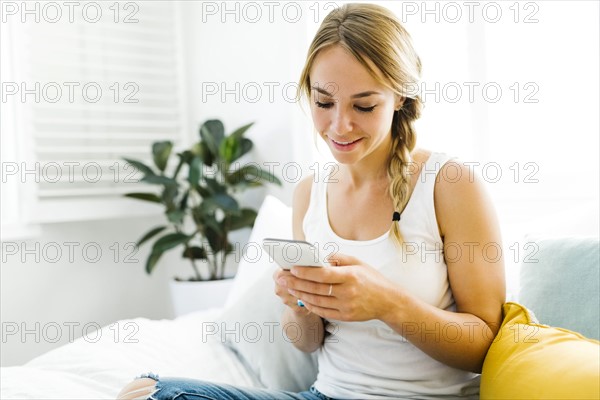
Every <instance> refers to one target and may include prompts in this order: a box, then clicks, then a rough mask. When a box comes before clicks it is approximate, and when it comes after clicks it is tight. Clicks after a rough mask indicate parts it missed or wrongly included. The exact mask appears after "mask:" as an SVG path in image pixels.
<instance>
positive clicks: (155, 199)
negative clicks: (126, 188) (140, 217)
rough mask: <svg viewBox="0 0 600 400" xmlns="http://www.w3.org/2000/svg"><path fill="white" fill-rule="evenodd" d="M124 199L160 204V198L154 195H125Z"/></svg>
mask: <svg viewBox="0 0 600 400" xmlns="http://www.w3.org/2000/svg"><path fill="white" fill-rule="evenodd" d="M125 197H130V198H132V199H137V200H144V201H150V202H152V203H161V201H160V197H158V196H157V195H155V194H154V193H127V194H125Z"/></svg>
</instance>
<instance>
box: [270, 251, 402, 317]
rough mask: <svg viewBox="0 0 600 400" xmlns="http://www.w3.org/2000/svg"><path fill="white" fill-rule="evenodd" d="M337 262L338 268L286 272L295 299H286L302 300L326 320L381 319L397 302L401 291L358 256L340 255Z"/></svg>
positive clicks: (289, 287)
mask: <svg viewBox="0 0 600 400" xmlns="http://www.w3.org/2000/svg"><path fill="white" fill-rule="evenodd" d="M334 259H335V262H336V266H332V267H326V268H314V267H301V266H295V267H293V268H292V270H291V273H288V272H287V271H286V275H285V276H284V279H285V282H286V284H285V289H286V291H287V292H288V293H289V294H290V295H291V296H292V298H287V297H286V299H289V300H290V301H291V302H293V303H294V304H295V302H296V299H300V300H301V301H302V302H303V303H304V305H305V308H306V309H307V310H308V311H310V312H313V313H315V314H317V315H319V316H321V317H323V318H327V319H335V320H339V321H367V320H370V319H381V318H382V317H383V315H384V314H385V312H386V311H388V310H390V309H391V308H392V305H393V303H394V302H395V300H394V299H397V294H398V288H397V287H395V286H394V285H393V284H392V283H391V282H390V281H388V280H387V279H386V278H385V277H384V276H383V275H382V274H381V273H379V271H377V270H376V269H374V268H373V267H371V266H369V265H366V264H364V263H363V262H361V261H360V260H358V259H356V258H355V257H351V256H348V255H344V254H339V253H338V254H336V255H335V257H334ZM280 297H282V298H283V296H280ZM284 302H285V303H286V304H288V305H289V303H288V302H287V301H284ZM296 308H301V307H298V306H296Z"/></svg>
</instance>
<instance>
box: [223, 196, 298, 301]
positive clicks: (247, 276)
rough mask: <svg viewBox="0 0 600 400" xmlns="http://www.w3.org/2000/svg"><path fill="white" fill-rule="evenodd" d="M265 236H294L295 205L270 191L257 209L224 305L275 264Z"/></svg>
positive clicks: (237, 297) (234, 299)
mask: <svg viewBox="0 0 600 400" xmlns="http://www.w3.org/2000/svg"><path fill="white" fill-rule="evenodd" d="M266 237H275V238H289V239H291V238H292V208H291V207H288V206H286V205H285V204H284V203H283V202H282V201H281V200H279V199H278V198H277V197H274V196H271V195H267V196H266V197H265V200H264V201H263V203H262V205H261V207H260V209H259V210H258V215H257V216H256V220H255V221H254V227H253V228H252V233H251V234H250V239H248V243H247V244H246V246H245V247H244V249H245V252H244V254H242V259H241V260H240V263H239V265H238V270H237V274H236V275H235V278H234V280H233V287H232V288H231V292H230V293H229V297H228V298H227V302H226V303H225V307H229V306H231V305H232V304H234V303H235V302H236V300H237V299H239V298H240V297H241V296H242V295H243V294H244V292H245V291H247V290H248V288H250V287H251V286H252V284H253V283H254V282H256V280H257V279H258V278H259V277H260V276H261V275H262V274H263V272H264V271H266V270H268V269H269V268H272V267H274V266H275V264H274V263H272V262H270V261H269V256H268V254H267V253H266V252H265V251H264V250H263V248H262V245H261V244H262V240H263V239H264V238H266Z"/></svg>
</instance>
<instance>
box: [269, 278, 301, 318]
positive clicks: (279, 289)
mask: <svg viewBox="0 0 600 400" xmlns="http://www.w3.org/2000/svg"><path fill="white" fill-rule="evenodd" d="M294 279H296V280H298V278H295V277H294V275H292V274H291V273H290V271H286V270H285V269H281V268H277V270H276V271H275V272H274V273H273V280H274V281H275V294H276V295H277V296H279V297H280V298H281V301H282V302H283V303H284V304H285V305H286V306H288V307H290V308H291V309H292V311H294V313H295V314H297V315H300V316H305V315H308V314H310V311H308V310H307V309H306V308H304V307H300V306H299V305H298V298H297V297H295V296H293V295H292V294H291V293H290V292H289V291H288V283H289V282H290V281H292V280H294Z"/></svg>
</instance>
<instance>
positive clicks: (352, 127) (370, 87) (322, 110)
mask: <svg viewBox="0 0 600 400" xmlns="http://www.w3.org/2000/svg"><path fill="white" fill-rule="evenodd" d="M369 62H370V61H369ZM371 65H372V66H373V68H374V69H375V70H377V69H376V68H375V67H374V65H373V64H371ZM310 82H311V112H312V117H313V121H314V124H315V128H316V129H317V131H318V132H319V134H320V135H321V137H322V138H323V139H324V140H325V142H327V145H328V146H329V148H330V149H331V152H332V154H333V156H334V157H335V159H336V160H337V161H338V162H340V163H342V164H354V163H357V162H359V161H363V160H364V161H367V160H370V159H372V158H374V157H377V158H376V159H379V157H384V158H383V159H386V157H387V155H388V154H389V148H390V146H391V126H392V118H393V113H394V110H395V109H397V108H399V107H400V105H401V101H400V100H401V99H400V97H399V96H396V95H395V94H394V92H393V91H392V90H391V89H389V88H387V87H385V86H383V85H382V84H380V83H379V82H377V80H376V79H375V78H373V77H372V76H371V75H370V74H369V72H368V71H367V69H366V68H365V67H363V66H362V65H361V64H360V62H358V60H356V59H355V58H354V56H353V55H352V54H350V53H349V52H348V51H347V50H345V49H344V48H342V47H340V46H332V47H329V48H326V49H323V50H321V51H320V52H319V53H318V54H317V56H316V57H315V60H314V63H313V65H312V68H311V70H310ZM373 161H374V160H373ZM379 161H381V159H379Z"/></svg>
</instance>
